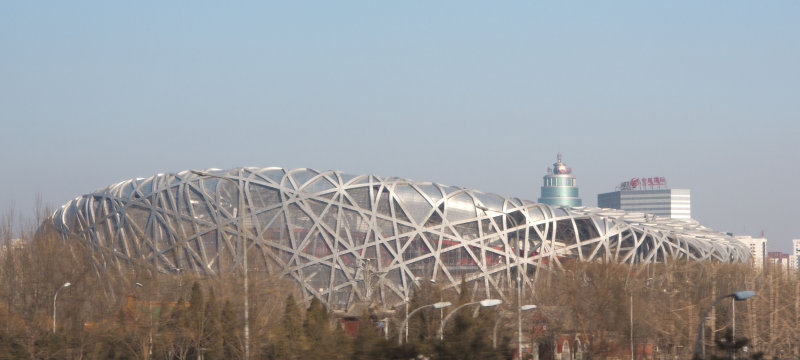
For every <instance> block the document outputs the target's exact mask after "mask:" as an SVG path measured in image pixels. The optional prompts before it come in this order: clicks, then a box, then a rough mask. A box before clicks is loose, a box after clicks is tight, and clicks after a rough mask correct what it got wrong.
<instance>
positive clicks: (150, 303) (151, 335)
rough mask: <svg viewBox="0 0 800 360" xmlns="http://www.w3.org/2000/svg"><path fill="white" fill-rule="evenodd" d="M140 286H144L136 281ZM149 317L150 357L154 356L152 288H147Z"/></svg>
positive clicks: (148, 339)
mask: <svg viewBox="0 0 800 360" xmlns="http://www.w3.org/2000/svg"><path fill="white" fill-rule="evenodd" d="M136 286H138V287H144V285H142V283H138V282H137V283H136ZM147 318H148V320H149V323H150V327H149V328H148V329H147V354H148V359H152V358H153V301H152V300H150V289H149V288H148V289H147Z"/></svg>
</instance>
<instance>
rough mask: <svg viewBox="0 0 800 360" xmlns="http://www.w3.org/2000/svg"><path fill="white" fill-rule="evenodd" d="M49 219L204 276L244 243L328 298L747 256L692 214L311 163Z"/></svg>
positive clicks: (73, 208)
mask: <svg viewBox="0 0 800 360" xmlns="http://www.w3.org/2000/svg"><path fill="white" fill-rule="evenodd" d="M50 220H51V221H52V222H53V224H54V225H55V226H56V228H57V229H58V231H59V232H60V233H61V234H62V235H64V236H65V237H68V238H77V239H80V240H82V241H85V242H86V243H88V244H91V245H92V248H93V249H95V250H96V253H97V254H100V255H101V256H100V257H101V258H102V259H103V262H104V263H106V264H114V265H107V266H118V267H122V266H124V264H125V263H126V262H131V261H147V262H149V263H153V264H157V265H156V266H157V267H158V270H159V271H162V272H176V271H179V270H185V271H189V270H193V271H195V272H198V273H201V274H208V275H214V274H218V273H220V272H226V271H234V270H236V269H242V266H243V263H244V261H243V260H244V254H247V262H246V263H249V264H248V265H247V266H248V269H249V270H248V271H251V272H252V271H262V272H267V273H269V274H276V275H285V276H288V277H291V278H293V279H294V280H296V281H297V283H298V284H299V285H300V286H301V287H302V288H303V289H304V295H305V296H306V298H307V299H308V298H310V297H312V296H317V297H319V298H320V299H322V300H323V301H324V302H326V303H327V304H328V306H330V307H332V308H333V309H343V308H347V307H348V306H349V304H351V303H354V302H357V301H378V302H380V303H382V304H384V305H387V306H392V305H395V304H399V303H402V302H403V301H406V300H407V299H408V298H409V296H410V292H411V290H412V289H413V288H414V287H415V286H417V285H418V284H419V282H420V281H431V280H433V281H435V282H437V283H438V284H440V285H441V286H443V287H445V288H448V287H456V286H458V284H459V283H460V282H461V279H462V277H464V278H465V279H466V280H467V281H468V282H470V283H471V284H472V285H474V288H475V289H476V290H477V291H478V294H476V295H478V296H485V297H492V296H498V295H499V296H504V295H503V294H504V291H503V289H507V288H508V287H509V286H511V284H512V283H513V282H514V281H515V279H516V275H517V273H516V272H517V269H519V268H521V269H522V271H521V272H520V274H521V277H522V281H523V285H524V286H530V285H531V283H532V281H533V280H534V278H535V276H536V274H537V273H538V271H537V270H538V269H552V268H560V267H561V266H562V265H563V264H564V263H565V262H567V261H595V260H599V261H615V262H622V263H630V264H634V263H666V262H672V261H677V260H681V259H684V260H701V261H702V260H712V261H721V262H745V261H749V260H750V253H749V251H748V249H747V247H746V246H745V245H744V244H742V243H741V242H739V241H737V240H736V239H734V238H733V237H731V236H728V235H725V234H722V233H719V232H716V231H713V230H711V229H708V228H705V227H703V226H701V225H699V224H698V223H697V222H696V221H694V220H673V219H665V218H655V217H652V216H650V215H645V214H641V213H629V212H624V211H621V210H612V209H600V208H590V207H571V208H562V207H554V206H550V205H546V204H540V203H534V202H530V201H525V200H521V199H517V198H508V197H502V196H498V195H494V194H487V193H483V192H480V191H477V190H472V189H465V188H459V187H451V186H446V185H441V184H436V183H431V182H418V181H412V180H408V179H402V178H395V177H379V176H375V175H348V174H344V173H342V172H339V171H317V170H312V169H292V170H289V169H283V168H276V167H270V168H237V169H232V170H216V169H209V170H205V171H183V172H180V173H177V174H158V175H155V176H152V177H150V178H147V179H132V180H126V181H123V182H120V183H117V184H114V185H110V186H108V187H106V188H102V189H98V190H96V191H94V192H92V193H90V194H87V195H84V196H80V197H78V198H76V199H74V200H71V201H70V202H68V203H67V204H65V205H63V206H62V207H61V208H59V209H58V210H57V211H56V212H55V213H54V214H53V215H52V217H51V219H50ZM243 244H246V246H243ZM481 292H483V294H481ZM479 294H480V295H479Z"/></svg>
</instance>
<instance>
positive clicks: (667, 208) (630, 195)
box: [597, 189, 692, 219]
mask: <svg viewBox="0 0 800 360" xmlns="http://www.w3.org/2000/svg"><path fill="white" fill-rule="evenodd" d="M597 206H599V207H601V208H612V209H620V210H625V211H635V212H643V213H647V214H652V215H655V216H661V217H668V218H673V219H691V218H692V199H691V191H690V190H689V189H661V190H622V191H615V192H610V193H605V194H599V195H597Z"/></svg>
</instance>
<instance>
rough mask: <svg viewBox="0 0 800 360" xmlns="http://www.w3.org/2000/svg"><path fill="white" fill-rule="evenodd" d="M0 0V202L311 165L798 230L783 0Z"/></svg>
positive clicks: (797, 110) (799, 108)
mask: <svg viewBox="0 0 800 360" xmlns="http://www.w3.org/2000/svg"><path fill="white" fill-rule="evenodd" d="M285 3H287V4H284V3H283V2H281V4H274V5H270V4H265V3H264V2H252V3H244V2H242V3H237V4H229V3H225V4H219V3H218V2H199V1H185V2H161V1H159V2H145V1H142V2H140V1H136V2H116V1H112V2H108V1H104V2H81V1H76V2H71V1H70V2H36V1H18V2H12V1H4V2H0V122H1V123H2V129H1V130H0V166H2V175H3V176H2V177H0V181H1V182H2V185H3V186H2V189H3V190H2V192H0V206H2V207H3V208H9V207H14V208H15V209H16V210H17V211H18V212H23V213H25V214H28V213H29V212H31V211H32V208H33V203H34V198H35V196H36V194H37V193H38V194H41V196H42V198H43V199H44V201H45V203H47V204H49V205H51V206H58V205H61V204H63V203H64V202H66V201H67V200H69V199H71V198H73V197H75V196H78V195H81V194H85V193H87V192H90V191H92V190H94V189H96V188H99V187H102V186H105V185H108V184H111V183H114V182H117V181H121V180H124V179H129V178H133V177H147V176H150V175H153V174H155V173H158V172H175V171H180V170H185V169H201V168H210V167H216V168H232V167H236V166H258V167H264V166H283V167H288V168H296V167H310V168H316V169H320V170H328V169H337V170H342V171H345V172H348V173H354V174H362V173H374V174H377V175H382V176H398V177H406V178H411V179H414V180H428V181H435V182H440V183H444V184H449V185H457V186H464V187H471V188H477V189H480V190H483V191H488V192H495V193H499V194H502V195H510V196H517V197H521V198H525V199H530V200H536V198H537V197H538V196H539V187H540V186H541V183H542V179H541V177H542V175H544V173H545V170H546V168H547V166H549V165H550V164H552V163H553V162H554V161H555V157H556V153H557V152H558V151H561V152H562V153H563V154H564V160H565V162H566V163H567V164H568V165H570V166H571V167H572V168H573V169H574V173H575V175H576V176H577V177H578V183H579V185H580V190H581V196H582V197H583V200H584V203H585V204H586V205H595V204H596V201H597V200H596V196H597V194H598V193H601V192H607V191H612V190H614V187H615V186H616V185H618V183H619V182H621V181H624V180H626V179H630V178H631V177H650V176H663V177H665V178H667V181H668V182H669V184H670V185H671V186H672V187H675V188H689V189H691V190H692V213H693V216H694V217H695V218H696V219H698V220H699V221H700V222H701V223H702V224H704V225H706V226H709V227H711V228H714V229H717V230H720V231H725V232H727V231H730V232H734V233H736V234H750V235H758V234H759V233H760V232H761V230H762V229H763V230H764V231H765V233H766V236H767V237H768V239H769V245H768V246H769V248H770V249H771V250H781V251H789V249H790V239H792V238H800V221H798V218H799V216H798V215H800V211H798V210H797V209H798V203H800V186H798V185H800V166H798V160H797V158H798V156H800V151H798V150H799V149H800V146H799V145H798V144H797V139H798V136H799V135H800V125H798V123H799V122H800V69H798V67H799V66H800V40H798V39H800V2H797V1H769V2H755V1H708V2H697V1H669V2H659V3H656V2H649V1H648V2H642V1H629V2H598V1H591V2H553V3H546V4H538V3H534V2H529V1H521V2H506V3H501V4H498V3H495V2H468V1H453V2H444V1H436V2H429V1H426V2H422V1H419V2H415V1H403V2H396V3H392V4H388V3H387V2H375V1H364V2H353V1H342V2H285Z"/></svg>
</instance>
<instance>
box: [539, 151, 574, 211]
mask: <svg viewBox="0 0 800 360" xmlns="http://www.w3.org/2000/svg"><path fill="white" fill-rule="evenodd" d="M539 202H540V203H544V204H548V205H555V206H581V203H582V202H581V198H580V197H578V186H577V184H576V182H575V175H572V168H570V167H567V164H564V163H563V162H562V161H561V153H558V159H557V161H556V162H555V163H554V164H553V168H552V169H551V168H549V167H548V168H547V175H545V176H544V186H542V196H541V197H540V198H539Z"/></svg>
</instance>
